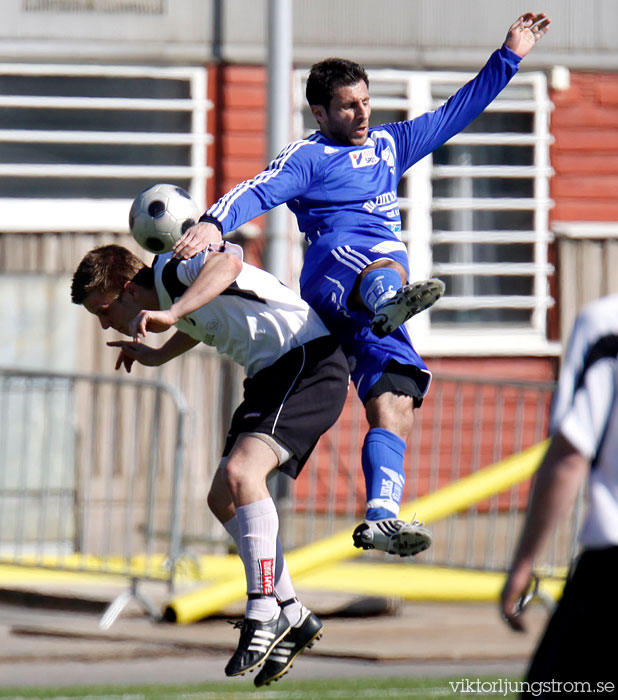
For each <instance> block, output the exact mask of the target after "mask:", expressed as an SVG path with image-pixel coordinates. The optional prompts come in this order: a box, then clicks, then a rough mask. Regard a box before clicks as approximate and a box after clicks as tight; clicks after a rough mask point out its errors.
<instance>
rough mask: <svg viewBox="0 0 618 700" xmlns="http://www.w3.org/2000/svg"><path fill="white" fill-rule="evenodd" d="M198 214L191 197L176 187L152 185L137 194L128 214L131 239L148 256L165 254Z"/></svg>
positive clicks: (194, 220)
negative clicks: (148, 254)
mask: <svg viewBox="0 0 618 700" xmlns="http://www.w3.org/2000/svg"><path fill="white" fill-rule="evenodd" d="M200 215H201V212H200V210H199V208H198V206H197V204H196V203H195V202H194V201H193V200H192V199H191V195H190V194H189V193H188V192H187V191H186V190H183V188H182V187H178V186H177V185H165V184H163V185H153V186H152V187H149V188H148V189H147V190H144V191H143V192H140V193H139V194H138V195H137V197H136V198H135V199H134V200H133V204H132V205H131V211H130V212H129V228H130V229H131V234H132V235H133V238H135V240H136V241H137V242H138V243H139V244H140V245H141V246H142V248H146V250H148V251H150V252H151V253H168V252H169V251H170V250H171V249H172V247H173V246H174V243H176V241H177V240H178V239H179V238H180V237H181V236H182V234H183V233H184V232H185V231H186V230H187V229H188V228H190V227H191V226H193V225H194V224H196V223H197V222H198V220H199V218H200Z"/></svg>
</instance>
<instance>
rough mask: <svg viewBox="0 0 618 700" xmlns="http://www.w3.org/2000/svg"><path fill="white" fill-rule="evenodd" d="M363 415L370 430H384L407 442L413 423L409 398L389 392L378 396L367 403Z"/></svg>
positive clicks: (411, 401)
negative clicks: (364, 414)
mask: <svg viewBox="0 0 618 700" xmlns="http://www.w3.org/2000/svg"><path fill="white" fill-rule="evenodd" d="M365 413H366V416H367V422H368V423H369V427H370V428H384V430H389V431H390V432H392V433H395V435H398V436H399V437H400V438H401V439H402V440H406V441H407V439H408V437H409V435H410V432H411V430H412V425H413V423H414V409H413V399H412V397H411V396H405V395H402V394H393V393H391V392H386V393H384V394H380V396H376V397H375V398H372V399H370V400H369V401H367V404H366V406H365Z"/></svg>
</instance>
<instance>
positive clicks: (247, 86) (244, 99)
mask: <svg viewBox="0 0 618 700" xmlns="http://www.w3.org/2000/svg"><path fill="white" fill-rule="evenodd" d="M208 85H209V98H210V99H211V100H212V102H213V104H214V109H212V110H210V112H209V122H208V131H209V133H211V134H213V135H214V137H215V138H214V144H213V145H212V146H211V147H210V151H209V153H208V162H209V163H211V164H212V167H213V168H214V177H212V178H211V179H210V180H209V185H208V191H207V195H206V200H207V202H208V203H209V204H210V203H212V202H215V201H216V200H217V199H219V197H221V196H222V195H224V194H225V193H226V192H227V191H228V190H230V189H232V187H234V186H235V185H237V184H238V183H239V182H242V181H243V180H247V179H249V178H251V177H253V176H254V175H256V174H257V173H259V172H260V171H261V170H263V169H264V166H265V165H266V157H265V153H266V71H265V69H264V68H262V67H259V66H225V65H224V66H212V67H211V68H210V69H209V73H208ZM255 223H257V224H258V225H260V226H261V227H263V221H262V220H261V219H258V220H257V221H256V222H255ZM263 247H264V240H263V237H261V236H260V237H259V238H257V239H255V240H252V241H250V242H248V243H247V244H246V246H245V257H246V259H247V261H248V262H250V263H253V264H258V265H259V264H260V260H261V256H262V252H263Z"/></svg>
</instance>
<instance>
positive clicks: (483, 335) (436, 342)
mask: <svg viewBox="0 0 618 700" xmlns="http://www.w3.org/2000/svg"><path fill="white" fill-rule="evenodd" d="M306 75H307V71H306V70H302V71H296V74H295V88H296V89H295V100H296V104H295V120H294V123H295V126H296V137H297V138H300V137H302V136H304V135H305V133H303V127H302V123H303V118H302V111H303V109H304V108H305V105H304V97H303V92H304V81H305V79H306ZM473 76H474V74H466V73H461V72H452V71H448V72H447V71H441V72H421V71H399V70H372V71H371V72H370V80H371V87H372V89H373V90H372V92H374V93H378V94H377V95H376V94H374V95H373V96H372V99H371V103H372V107H373V109H374V110H378V109H385V110H396V111H398V112H402V113H403V114H405V115H406V117H407V119H413V118H415V117H417V116H419V115H420V114H423V113H425V112H427V111H430V110H434V109H436V108H437V107H438V106H439V105H440V104H441V103H442V102H443V100H439V101H437V100H434V98H433V97H432V85H438V84H440V83H447V84H449V85H453V84H456V85H463V84H464V83H465V82H467V81H468V80H470V79H471V78H472V77H473ZM389 85H392V86H393V90H392V92H393V95H392V96H388V92H389V90H388V87H389ZM522 85H524V86H528V89H530V88H531V91H532V95H533V98H532V99H521V98H519V99H518V96H517V90H516V89H517V87H518V86H522ZM376 86H379V89H378V90H376V89H375V88H376ZM511 86H513V89H511ZM453 92H454V90H453ZM551 109H552V105H551V102H550V101H549V98H548V95H547V80H546V77H545V75H544V74H543V73H540V72H530V73H522V74H518V75H517V76H515V77H514V78H513V80H512V81H511V83H510V84H509V86H507V88H505V90H504V91H503V92H502V93H501V94H500V95H499V96H498V97H497V98H496V99H495V100H494V102H492V104H491V105H489V107H488V108H487V110H486V111H488V112H532V113H533V115H534V117H533V128H532V131H531V133H529V134H519V133H503V134H495V133H492V134H485V133H465V134H458V135H456V136H455V137H453V138H452V139H451V140H450V141H449V142H448V143H449V144H468V145H477V144H492V143H495V144H508V145H529V146H532V147H533V153H534V162H533V164H532V165H530V166H506V165H496V166H473V165H469V166H453V165H449V166H438V165H434V164H433V159H432V156H431V155H429V156H427V157H426V158H424V159H423V160H421V161H419V162H418V163H416V164H415V165H414V166H413V167H412V168H411V169H410V170H409V171H408V172H407V173H406V174H405V175H404V178H405V179H406V180H407V187H406V190H407V192H410V193H412V196H411V197H400V199H399V204H400V209H401V211H402V214H403V213H404V212H405V213H407V222H408V223H407V226H406V228H405V229H403V230H402V232H401V236H402V240H403V241H404V242H405V243H406V245H407V246H408V248H409V250H410V256H409V260H410V274H411V279H425V278H427V277H431V276H436V277H439V276H440V275H462V274H466V273H469V272H471V271H474V272H475V274H479V273H480V274H500V275H531V276H533V278H534V282H533V289H534V293H533V294H532V295H530V296H496V297H491V296H483V297H479V296H476V297H475V296H470V297H462V296H458V297H457V296H453V297H449V296H448V292H447V295H446V296H445V297H444V298H443V299H442V300H440V301H439V302H438V304H440V305H441V306H442V308H450V309H463V310H466V309H470V310H473V309H478V308H490V307H501V308H511V309H522V308H524V309H530V310H531V312H532V313H531V324H530V325H529V326H521V327H519V326H518V327H513V326H510V325H506V324H505V325H504V326H502V325H500V326H498V327H496V325H494V324H492V327H491V329H490V330H488V329H487V327H483V325H476V326H473V327H472V326H470V327H461V326H460V325H458V324H455V323H454V324H452V325H449V326H448V327H442V328H436V327H433V328H432V326H431V314H430V313H423V314H419V315H418V316H416V317H414V318H413V319H411V320H410V321H409V322H408V326H409V330H410V332H411V334H412V337H413V340H414V345H415V347H416V348H417V349H418V350H419V352H421V354H423V355H428V356H430V355H434V356H438V355H439V356H455V355H465V356H469V355H477V356H483V355H485V356H486V355H557V354H559V353H560V349H561V348H560V344H559V343H555V342H551V341H549V340H548V339H547V310H548V309H549V308H550V307H552V306H553V304H554V300H553V299H552V298H551V296H550V293H549V277H550V276H551V275H552V274H553V271H554V270H553V267H552V265H551V264H550V263H549V257H548V247H549V244H550V243H551V241H552V240H553V237H552V233H551V232H550V230H549V210H550V208H551V207H552V206H553V203H552V201H551V199H550V198H549V178H550V177H551V175H552V173H553V171H552V169H551V166H550V160H549V146H550V143H551V140H552V137H551V134H550V131H549V115H550V112H551ZM458 176H459V177H505V178H506V177H508V178H517V177H526V178H533V181H534V196H533V197H532V198H521V197H513V198H506V197H505V198H476V199H474V198H472V197H470V198H460V199H454V198H445V197H440V198H439V197H433V196H432V180H433V179H436V178H442V177H449V178H453V177H458ZM449 208H464V209H465V208H467V209H494V210H500V209H504V210H516V209H526V210H531V211H532V212H533V220H534V226H533V230H530V231H464V232H434V231H433V228H432V212H433V211H440V210H446V209H449ZM452 242H457V243H461V242H469V243H492V242H496V243H498V242H500V243H530V244H532V245H533V249H534V259H533V260H531V261H529V262H528V263H496V264H490V263H486V264H480V263H471V264H465V263H464V264H462V263H458V264H455V263H441V264H433V261H432V244H433V243H452Z"/></svg>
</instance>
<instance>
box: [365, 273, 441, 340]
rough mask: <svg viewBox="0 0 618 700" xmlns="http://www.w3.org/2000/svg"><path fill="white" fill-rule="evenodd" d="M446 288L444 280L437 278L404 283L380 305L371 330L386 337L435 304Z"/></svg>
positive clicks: (380, 336)
mask: <svg viewBox="0 0 618 700" xmlns="http://www.w3.org/2000/svg"><path fill="white" fill-rule="evenodd" d="M445 289H446V288H445V286H444V282H443V281H442V280H439V279H436V278H434V279H430V280H425V281H424V282H414V283H413V284H406V285H404V286H403V287H401V288H400V289H398V290H397V291H396V292H395V293H394V294H393V296H392V297H390V299H386V301H384V303H382V304H380V305H379V306H378V308H377V309H376V312H375V316H374V317H373V320H372V321H371V332H372V333H373V334H374V335H377V336H378V338H384V337H385V336H387V335H389V333H392V332H393V331H394V330H395V329H396V328H399V326H401V324H402V323H405V322H406V321H407V320H408V319H409V318H412V316H415V315H416V314H418V313H420V312H421V311H425V309H428V308H429V307H430V306H433V305H434V304H435V303H436V301H438V299H439V298H440V297H441V296H443V295H444V291H445Z"/></svg>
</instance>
